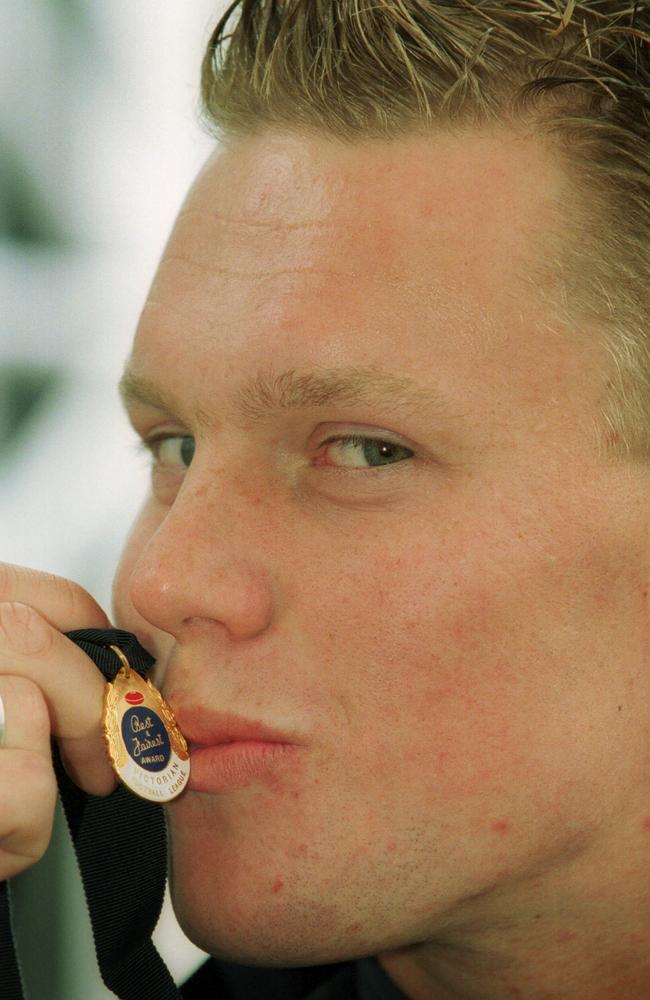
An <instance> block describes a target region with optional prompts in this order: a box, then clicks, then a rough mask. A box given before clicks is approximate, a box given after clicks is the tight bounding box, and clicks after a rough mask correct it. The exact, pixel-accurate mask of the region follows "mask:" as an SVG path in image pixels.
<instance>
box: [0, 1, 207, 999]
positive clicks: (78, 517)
mask: <svg viewBox="0 0 650 1000" xmlns="http://www.w3.org/2000/svg"><path fill="white" fill-rule="evenodd" d="M224 7H225V3H223V2H219V0H192V3H161V2H160V0H158V2H155V0H139V2H137V3H134V2H133V0H101V3H85V2H83V0H3V2H2V4H1V5H0V66H2V70H1V71H0V72H2V74H3V76H2V86H1V87H0V459H1V462H2V474H1V476H0V559H2V560H3V561H7V562H16V563H20V564H23V565H27V566H33V567H35V568H37V569H43V570H49V571H51V572H53V573H56V574H59V575H62V576H65V577H70V578H72V579H74V580H76V581H78V582H79V583H80V584H82V585H83V586H84V587H85V588H86V589H87V590H89V591H90V592H91V593H92V594H93V595H94V596H95V597H96V598H97V600H98V601H99V602H100V604H102V605H103V606H104V607H105V608H107V609H108V608H109V607H110V584H111V577H112V573H113V570H114V567H115V564H116V562H117V558H118V553H119V550H120V547H121V544H122V542H123V539H124V537H125V535H126V532H127V530H128V527H129V524H130V521H131V519H132V518H133V516H134V514H135V512H136V510H137V507H138V505H139V503H140V500H141V498H142V496H143V492H144V490H145V487H146V480H147V469H146V464H147V463H146V459H145V458H144V456H142V455H140V454H139V453H138V451H137V448H136V446H135V439H134V436H133V434H132V432H131V431H130V430H129V428H128V425H127V423H126V420H125V418H124V416H123V414H122V412H121V409H120V406H119V403H118V400H117V395H116V390H115V386H116V382H117V380H118V378H119V375H120V372H121V369H122V365H123V363H124V360H125V357H126V355H127V353H128V349H129V344H130V340H131V337H132V334H133V330H134V327H135V325H136V322H137V318H138V313H139V310H140V308H141V305H142V303H143V301H144V298H145V296H146V291H147V287H148V284H149V282H150V280H151V277H152V275H153V272H154V269H155V266H156V263H157V259H158V257H159V254H160V252H161V250H162V247H163V244H164V241H165V239H166V237H167V234H168V232H169V229H170V227H171V224H172V221H173V218H174V215H175V213H176V210H177V208H178V206H179V204H180V202H181V200H182V198H183V196H184V194H185V191H186V189H187V187H188V185H189V183H190V181H191V179H192V177H193V175H194V173H195V172H196V170H197V169H198V167H199V166H200V164H201V163H202V161H203V160H204V159H205V157H206V155H207V153H208V152H209V150H210V148H211V147H212V141H211V140H210V139H209V137H208V136H207V135H206V134H205V133H204V132H203V131H202V130H201V127H200V125H199V122H198V99H199V87H198V80H199V66H200V60H201V55H202V51H203V47H204V45H205V43H206V41H207V38H208V36H209V33H210V30H211V28H212V27H213V26H214V24H215V23H216V20H217V18H218V16H219V14H220V13H221V11H222V9H223V8H224ZM12 891H13V895H14V911H15V912H14V919H15V925H16V929H17V934H18V939H19V952H20V958H21V961H22V964H23V971H24V975H25V981H26V985H27V988H28V991H29V998H30V1000H100V998H105V997H111V996H113V994H112V993H110V992H109V991H108V990H106V988H105V987H104V986H103V985H102V984H101V981H100V979H99V975H98V972H97V968H96V964H95V961H94V952H93V947H92V939H91V936H90V927H89V925H88V921H87V916H86V912H85V903H84V900H83V896H82V890H81V885H80V883H79V881H78V879H77V877H76V863H75V860H74V855H73V853H72V849H71V846H70V844H69V842H68V840H67V831H66V829H65V824H64V822H63V821H62V819H61V817H60V816H59V817H58V818H57V824H56V835H55V839H54V841H53V844H52V846H51V848H50V850H49V852H48V854H47V855H46V857H45V858H44V859H43V861H42V862H40V863H39V865H37V866H36V867H35V868H34V869H32V870H31V871H30V872H28V873H26V874H24V875H21V876H20V877H19V878H18V879H16V880H14V882H13V884H12ZM157 944H158V947H159V950H160V951H161V952H162V953H163V955H164V957H165V958H166V960H167V962H168V964H169V966H170V968H171V970H172V972H173V974H174V976H175V977H176V979H177V981H181V980H182V979H183V978H185V977H186V976H187V975H188V973H189V972H190V971H191V969H192V968H193V967H195V966H196V965H198V964H199V963H200V961H202V959H203V956H202V954H201V953H200V952H198V951H197V949H195V948H193V946H191V945H190V944H189V942H186V941H185V940H184V939H183V937H182V935H181V933H180V931H179V930H178V928H177V927H176V925H175V922H174V919H173V916H172V915H171V911H170V909H169V907H168V906H166V908H165V911H164V914H163V918H162V919H161V923H160V925H159V928H158V931H157Z"/></svg>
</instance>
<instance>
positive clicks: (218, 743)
mask: <svg viewBox="0 0 650 1000" xmlns="http://www.w3.org/2000/svg"><path fill="white" fill-rule="evenodd" d="M176 719H177V721H178V724H179V726H180V729H181V732H182V733H183V734H184V736H185V738H186V740H187V742H188V746H189V751H190V762H191V767H190V778H189V782H188V789H189V790H190V791H195V792H207V793H211V794H222V793H225V792H230V791H235V790H236V789H239V788H245V787H246V786H247V785H248V784H250V783H251V782H252V781H254V780H256V779H257V780H263V779H264V778H267V779H268V778H269V777H271V776H272V772H274V771H275V770H276V769H277V768H278V767H279V766H280V765H286V764H288V763H291V762H294V763H295V762H296V761H297V758H298V756H299V753H300V751H301V750H302V749H304V745H305V744H304V740H301V739H300V738H299V737H298V736H296V735H295V734H289V733H283V732H280V731H279V730H276V729H273V728H271V727H270V726H268V725H266V723H264V722H261V721H257V720H253V719H247V718H244V717H242V716H238V715H233V714H231V713H226V712H213V711H210V710H209V709H206V708H204V707H203V706H195V707H192V706H186V707H183V708H179V709H178V711H177V712H176Z"/></svg>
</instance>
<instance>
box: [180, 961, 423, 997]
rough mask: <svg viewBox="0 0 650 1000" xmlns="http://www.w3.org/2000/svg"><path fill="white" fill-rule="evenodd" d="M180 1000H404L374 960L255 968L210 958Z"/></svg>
mask: <svg viewBox="0 0 650 1000" xmlns="http://www.w3.org/2000/svg"><path fill="white" fill-rule="evenodd" d="M181 991H182V994H183V997H184V1000H406V998H405V996H404V994H403V993H402V992H401V991H400V990H398V989H397V987H396V986H395V985H394V984H393V983H392V982H391V981H390V979H389V978H388V977H387V976H386V975H385V973H384V972H383V971H382V969H381V967H380V966H379V964H378V963H377V962H376V961H375V959H374V958H364V959H359V960H358V961H356V962H341V963H339V964H337V965H317V966H311V967H309V968H304V969H258V968H253V967H251V966H246V965H235V964H234V963H232V962H217V961H216V960H215V959H213V958H211V959H210V960H209V961H207V962H206V963H205V964H204V965H202V966H201V968H200V969H198V970H197V972H196V973H195V974H194V975H193V976H192V978H191V979H190V980H188V982H187V983H185V985H184V986H183V987H181Z"/></svg>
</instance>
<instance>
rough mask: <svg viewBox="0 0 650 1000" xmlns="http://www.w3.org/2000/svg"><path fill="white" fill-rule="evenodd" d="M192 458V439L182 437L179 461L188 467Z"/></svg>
mask: <svg viewBox="0 0 650 1000" xmlns="http://www.w3.org/2000/svg"><path fill="white" fill-rule="evenodd" d="M193 458H194V438H191V437H184V438H183V439H182V440H181V459H182V461H183V464H184V465H189V464H190V462H191V461H192V459H193Z"/></svg>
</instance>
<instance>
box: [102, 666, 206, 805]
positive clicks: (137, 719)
mask: <svg viewBox="0 0 650 1000" xmlns="http://www.w3.org/2000/svg"><path fill="white" fill-rule="evenodd" d="M109 648H110V649H112V650H113V652H114V653H115V655H116V656H117V657H118V658H119V660H120V661H121V663H122V666H121V668H120V670H119V672H118V673H117V675H116V676H115V679H114V680H113V681H110V682H109V683H108V684H107V685H106V691H105V693H104V736H105V738H106V745H107V747H108V756H109V757H110V760H111V764H112V765H113V770H114V771H115V773H116V775H117V776H118V778H119V779H120V781H121V782H122V783H123V784H124V785H126V787H127V788H130V790H131V791H132V792H135V794H136V795H139V796H140V798H143V799H148V800H149V801H150V802H170V801H171V800H172V799H175V798H176V796H177V795H180V793H181V792H182V791H183V789H184V788H185V785H186V784H187V779H188V778H189V775H190V755H189V752H188V749H187V743H186V742H185V739H184V737H183V735H182V733H181V731H180V729H179V728H178V724H177V722H176V719H175V718H174V713H173V712H172V710H171V708H170V707H169V705H168V704H167V702H166V701H165V699H164V698H163V696H162V695H161V694H160V692H159V691H157V690H156V688H155V687H154V686H153V684H152V683H151V681H148V680H147V681H145V680H143V678H142V677H141V676H140V674H138V673H137V671H135V670H133V669H132V668H131V665H130V664H129V661H128V660H127V658H126V656H125V655H124V653H123V652H122V650H121V649H120V648H119V647H118V646H110V647H109Z"/></svg>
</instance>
